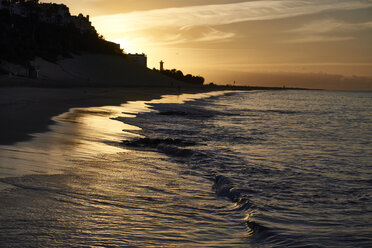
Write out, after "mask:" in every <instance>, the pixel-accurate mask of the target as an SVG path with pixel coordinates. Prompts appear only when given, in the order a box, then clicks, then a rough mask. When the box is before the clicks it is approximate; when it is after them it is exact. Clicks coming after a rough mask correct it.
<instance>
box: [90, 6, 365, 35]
mask: <svg viewBox="0 0 372 248" xmlns="http://www.w3.org/2000/svg"><path fill="white" fill-rule="evenodd" d="M368 7H372V1H371V0H353V1H350V0H262V1H258V0H256V1H247V2H241V3H233V4H219V5H201V6H189V7H182V8H167V9H156V10H149V11H139V12H132V13H127V14H116V15H105V16H98V17H95V18H93V19H92V20H93V23H94V25H95V26H96V27H97V29H98V30H104V32H106V33H110V34H112V35H115V34H117V35H120V34H122V33H124V32H131V31H137V30H144V29H150V28H153V27H184V26H214V25H223V24H231V23H237V22H244V21H257V20H272V19H279V18H287V17H294V16H299V15H307V14H313V13H319V12H322V11H327V10H351V9H360V8H368Z"/></svg>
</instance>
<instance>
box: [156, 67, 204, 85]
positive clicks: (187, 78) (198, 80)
mask: <svg viewBox="0 0 372 248" xmlns="http://www.w3.org/2000/svg"><path fill="white" fill-rule="evenodd" d="M153 70H154V71H158V72H160V73H162V74H164V75H166V76H168V77H170V78H173V79H176V80H178V81H181V82H184V83H188V84H193V85H203V83H204V78H203V77H201V76H193V75H191V74H187V75H184V74H183V72H182V71H180V70H176V69H172V70H157V69H155V68H154V69H153Z"/></svg>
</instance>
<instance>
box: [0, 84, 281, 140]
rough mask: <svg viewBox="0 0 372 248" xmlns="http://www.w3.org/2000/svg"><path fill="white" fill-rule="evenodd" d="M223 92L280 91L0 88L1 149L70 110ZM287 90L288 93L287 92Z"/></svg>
mask: <svg viewBox="0 0 372 248" xmlns="http://www.w3.org/2000/svg"><path fill="white" fill-rule="evenodd" d="M224 90H244V91H250V90H283V89H282V88H265V87H239V86H234V87H232V86H204V87H196V88H191V87H190V88H182V89H177V88H160V87H126V88H125V87H121V88H81V87H75V88H55V87H54V88H53V87H48V88H45V87H42V88H40V87H0V116H1V121H0V145H13V144H15V143H17V142H21V141H27V140H30V139H32V137H33V136H32V134H35V133H41V132H46V131H48V130H49V126H50V125H52V124H53V123H54V121H53V120H52V117H54V116H58V115H60V114H62V113H65V112H67V111H68V110H69V109H70V108H78V107H100V106H108V105H112V106H118V105H121V104H123V103H126V102H128V101H149V100H152V99H158V98H160V97H161V96H163V95H179V94H183V93H204V92H211V91H224ZM286 90H287V89H286Z"/></svg>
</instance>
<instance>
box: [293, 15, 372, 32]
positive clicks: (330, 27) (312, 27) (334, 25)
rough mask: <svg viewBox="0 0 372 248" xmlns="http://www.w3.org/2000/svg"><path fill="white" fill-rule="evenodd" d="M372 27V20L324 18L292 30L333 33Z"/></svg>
mask: <svg viewBox="0 0 372 248" xmlns="http://www.w3.org/2000/svg"><path fill="white" fill-rule="evenodd" d="M370 28H372V22H364V23H345V22H342V21H338V20H334V19H324V20H318V21H314V22H311V23H309V24H306V25H304V26H302V27H300V28H297V29H293V30H290V31H289V32H293V33H312V34H314V33H316V34H323V33H331V32H353V31H358V30H363V29H370Z"/></svg>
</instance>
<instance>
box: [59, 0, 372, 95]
mask: <svg viewBox="0 0 372 248" xmlns="http://www.w3.org/2000/svg"><path fill="white" fill-rule="evenodd" d="M54 2H56V3H64V4H66V5H67V6H68V7H69V8H70V11H71V12H72V14H78V13H83V14H85V15H87V14H89V15H90V18H91V21H92V24H93V25H94V26H95V27H96V30H97V31H98V33H100V34H102V35H103V36H104V37H105V38H106V39H107V40H110V41H114V42H117V43H120V44H121V47H122V48H123V49H124V51H126V52H128V53H145V54H146V55H147V56H148V65H149V67H150V68H153V67H156V68H159V62H160V60H163V61H164V62H165V67H166V68H168V69H173V68H177V69H180V70H182V71H183V72H184V73H191V74H194V75H201V76H203V77H205V78H206V83H209V82H214V83H217V84H234V82H235V84H236V85H265V86H268V85H271V86H281V85H285V86H287V87H295V86H296V87H310V88H329V89H371V90H372V79H371V78H372V45H371V44H372V0H251V1H243V0H187V1H184V0H182V1H181V0H157V1H154V0H79V1H76V0H55V1H54Z"/></svg>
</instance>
